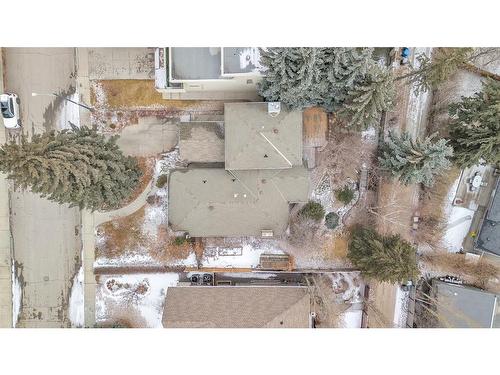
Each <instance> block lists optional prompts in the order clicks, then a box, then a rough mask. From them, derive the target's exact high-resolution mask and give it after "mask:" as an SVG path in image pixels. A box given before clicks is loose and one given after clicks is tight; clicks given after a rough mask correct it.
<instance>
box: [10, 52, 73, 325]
mask: <svg viewBox="0 0 500 375" xmlns="http://www.w3.org/2000/svg"><path fill="white" fill-rule="evenodd" d="M4 57H5V67H6V72H5V82H4V83H5V89H6V90H7V91H12V92H15V93H17V94H18V95H19V96H20V99H21V118H22V122H23V129H22V131H23V133H24V134H26V135H27V136H28V137H31V135H32V134H34V133H39V132H44V131H47V130H52V129H55V127H56V126H57V124H58V123H61V118H60V117H61V114H60V112H61V111H60V107H61V106H62V103H60V102H58V101H54V98H53V97H50V96H36V97H32V96H31V93H32V92H37V93H53V92H57V93H62V94H68V95H69V94H71V93H72V92H74V90H75V87H76V85H75V49H74V48H6V49H5V56H4ZM63 113H64V114H63V115H62V116H63V117H64V116H66V111H64V112H63ZM62 120H63V121H62V122H66V121H64V120H65V119H62ZM12 135H14V136H17V135H18V134H15V133H14V134H11V136H12ZM10 198H11V201H10V203H11V228H12V236H13V244H14V246H13V247H14V252H13V253H14V261H15V264H16V266H17V270H16V272H17V275H18V279H19V281H20V283H21V288H22V299H21V308H20V313H19V318H18V323H17V327H68V326H69V325H70V323H69V319H68V299H69V292H70V289H71V284H72V280H73V277H74V275H75V274H76V272H77V270H78V267H79V263H80V252H81V238H80V212H79V210H78V209H77V208H69V207H68V206H67V205H59V204H57V203H53V202H50V201H48V200H46V199H43V198H40V197H39V196H38V195H35V194H32V193H30V192H27V191H24V192H23V191H19V190H15V191H14V190H13V189H12V187H11V197H10Z"/></svg>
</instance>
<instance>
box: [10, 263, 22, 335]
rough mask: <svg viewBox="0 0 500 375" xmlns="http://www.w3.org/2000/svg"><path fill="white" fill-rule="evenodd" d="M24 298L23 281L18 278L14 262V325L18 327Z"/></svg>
mask: <svg viewBox="0 0 500 375" xmlns="http://www.w3.org/2000/svg"><path fill="white" fill-rule="evenodd" d="M22 299H23V290H22V288H21V283H20V282H19V279H18V278H17V273H16V266H15V265H14V262H12V327H14V328H15V327H16V324H17V321H18V320H19V313H20V312H21V302H22Z"/></svg>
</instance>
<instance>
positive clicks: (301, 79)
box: [260, 47, 328, 109]
mask: <svg viewBox="0 0 500 375" xmlns="http://www.w3.org/2000/svg"><path fill="white" fill-rule="evenodd" d="M260 53H261V58H260V63H261V64H262V65H264V66H265V67H266V72H265V76H264V79H263V81H262V83H261V86H260V94H261V95H262V96H263V97H264V98H266V100H267V101H281V102H283V103H284V104H286V105H288V106H289V107H291V108H292V109H302V108H306V107H311V106H315V105H319V104H320V103H321V99H322V98H323V97H325V96H326V93H327V91H328V82H327V80H326V79H325V78H326V76H325V69H324V61H323V59H324V57H325V56H324V48H281V47H280V48H267V49H261V51H260Z"/></svg>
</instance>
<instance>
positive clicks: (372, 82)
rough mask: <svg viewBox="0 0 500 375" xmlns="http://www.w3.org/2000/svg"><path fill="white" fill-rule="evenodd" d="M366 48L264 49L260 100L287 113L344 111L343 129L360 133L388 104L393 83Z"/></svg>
mask: <svg viewBox="0 0 500 375" xmlns="http://www.w3.org/2000/svg"><path fill="white" fill-rule="evenodd" d="M372 53H373V49H371V48H267V49H262V50H261V61H260V62H261V64H262V65H263V66H265V67H266V70H265V72H264V77H263V80H262V83H261V85H260V87H259V91H260V94H261V95H262V96H263V97H264V98H265V99H266V100H267V101H281V102H283V103H284V104H286V105H287V106H289V107H290V108H292V109H303V108H306V107H311V106H321V107H323V108H325V109H326V110H327V111H330V112H334V111H338V110H339V109H341V108H343V107H344V106H345V105H348V106H349V107H347V108H346V109H345V114H346V118H347V120H348V125H350V126H351V125H352V126H358V127H363V126H366V125H367V124H368V123H370V124H371V123H372V122H373V119H376V118H377V117H378V116H380V112H381V111H382V110H384V109H387V108H388V107H389V106H390V104H391V99H392V97H391V92H392V86H393V81H392V78H391V76H390V73H389V72H388V71H387V70H385V71H384V70H383V69H382V68H381V67H378V66H377V65H376V63H375V61H374V60H373V59H372Z"/></svg>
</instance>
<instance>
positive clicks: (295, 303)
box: [262, 291, 311, 327]
mask: <svg viewBox="0 0 500 375" xmlns="http://www.w3.org/2000/svg"><path fill="white" fill-rule="evenodd" d="M305 298H309V303H311V296H310V294H309V291H307V292H306V293H304V295H303V296H302V297H301V298H299V299H297V301H295V302H294V303H293V304H291V305H289V306H288V307H287V308H285V309H284V310H283V311H281V312H280V313H278V314H276V315H275V316H274V317H273V318H272V319H270V320H269V321H267V322H266V323H264V324H263V325H262V327H266V326H267V325H268V324H269V323H271V322H272V321H273V320H274V319H276V318H277V317H278V316H280V315H282V314H283V313H284V312H286V311H289V310H291V309H292V308H293V307H295V306H297V305H298V304H299V302H302V300H304V299H305Z"/></svg>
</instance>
